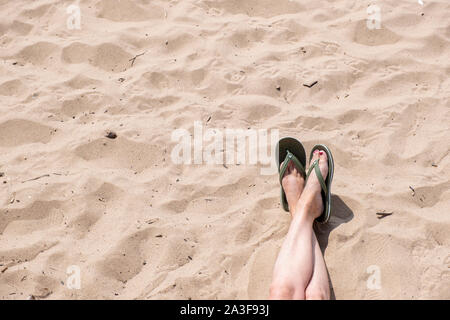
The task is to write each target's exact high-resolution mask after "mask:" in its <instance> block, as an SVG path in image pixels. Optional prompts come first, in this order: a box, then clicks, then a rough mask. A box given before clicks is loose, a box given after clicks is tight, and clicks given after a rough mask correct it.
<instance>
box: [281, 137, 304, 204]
mask: <svg viewBox="0 0 450 320" xmlns="http://www.w3.org/2000/svg"><path fill="white" fill-rule="evenodd" d="M287 150H289V152H290V153H292V154H293V155H294V156H295V157H296V158H297V159H298V161H300V163H301V164H302V165H303V167H305V166H306V152H305V148H304V147H303V145H302V143H301V142H300V141H298V140H297V139H295V138H292V137H285V138H281V139H280V141H278V143H277V147H276V152H275V157H276V163H277V165H278V173H279V172H280V165H281V163H282V162H283V161H284V159H285V158H286V151H287ZM281 203H282V205H283V209H284V210H285V211H289V205H288V203H287V199H286V194H285V192H284V190H283V186H281Z"/></svg>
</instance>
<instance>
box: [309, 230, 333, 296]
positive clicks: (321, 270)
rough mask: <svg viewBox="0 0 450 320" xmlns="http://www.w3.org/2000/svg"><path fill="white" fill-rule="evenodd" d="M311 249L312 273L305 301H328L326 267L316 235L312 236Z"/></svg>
mask: <svg viewBox="0 0 450 320" xmlns="http://www.w3.org/2000/svg"><path fill="white" fill-rule="evenodd" d="M313 247H314V249H313V250H314V271H313V274H312V277H311V280H310V281H309V284H308V286H307V287H306V292H305V296H306V300H330V284H329V283H328V272H327V267H326V265H325V260H324V259H323V255H322V251H321V250H320V246H319V242H318V241H317V237H316V235H314V240H313Z"/></svg>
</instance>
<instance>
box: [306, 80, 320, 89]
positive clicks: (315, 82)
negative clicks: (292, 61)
mask: <svg viewBox="0 0 450 320" xmlns="http://www.w3.org/2000/svg"><path fill="white" fill-rule="evenodd" d="M317 82H318V81H314V82H313V83H311V84H305V83H304V84H303V85H304V86H305V87H307V88H312V87H314V86H315V85H316V84H317Z"/></svg>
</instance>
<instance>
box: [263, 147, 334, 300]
mask: <svg viewBox="0 0 450 320" xmlns="http://www.w3.org/2000/svg"><path fill="white" fill-rule="evenodd" d="M318 158H320V162H319V166H320V171H321V173H322V175H323V177H324V178H326V174H327V171H328V164H327V156H326V154H325V153H324V152H321V153H320V154H319V152H318V151H317V152H316V153H314V156H313V160H312V161H314V160H315V159H318ZM294 170H295V169H294ZM292 176H294V177H295V178H296V179H298V176H300V175H299V174H298V172H296V170H295V172H294V171H293V170H291V171H289V170H288V172H287V173H286V175H285V177H284V178H283V180H282V185H283V188H284V190H285V192H286V197H287V200H288V203H289V208H290V209H291V214H292V215H293V219H292V222H291V225H290V227H289V231H288V234H287V236H286V239H285V240H284V242H283V245H282V247H281V250H280V253H279V255H278V258H277V261H276V263H275V267H274V273H273V280H272V284H271V287H270V298H271V299H306V298H308V296H307V294H309V298H312V297H313V294H314V296H315V295H316V291H315V290H316V288H320V289H321V288H322V287H321V285H322V284H323V277H324V272H323V271H325V279H327V286H328V275H327V273H326V267H325V262H324V261H323V256H322V253H321V252H320V248H319V245H318V242H317V239H316V236H315V234H314V231H313V222H314V219H315V218H317V217H318V216H319V215H320V214H321V213H322V210H323V204H322V197H321V194H320V191H321V188H320V184H319V181H318V180H317V177H316V176H315V174H314V172H313V173H312V174H311V176H310V178H309V180H308V183H307V185H306V186H305V188H304V190H303V192H300V194H301V196H300V198H299V199H298V200H297V201H296V202H295V199H294V198H293V197H288V194H295V192H293V191H292V190H291V189H295V190H300V189H302V186H301V187H299V186H297V187H296V186H295V185H294V184H285V183H284V181H285V180H289V181H293V180H294V178H293V177H292ZM300 178H301V176H300ZM301 179H303V178H301ZM302 182H303V183H304V181H302ZM290 201H292V202H290ZM316 260H317V263H316ZM313 278H314V279H313ZM311 281H312V282H311ZM310 282H311V288H310V290H309V292H307V288H308V285H309V284H310ZM316 284H317V286H316ZM313 290H314V291H313ZM328 290H329V289H328Z"/></svg>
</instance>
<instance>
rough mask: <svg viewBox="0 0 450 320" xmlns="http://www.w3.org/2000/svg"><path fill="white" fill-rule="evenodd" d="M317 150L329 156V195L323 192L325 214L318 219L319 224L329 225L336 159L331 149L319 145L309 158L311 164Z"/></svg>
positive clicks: (313, 149)
mask: <svg viewBox="0 0 450 320" xmlns="http://www.w3.org/2000/svg"><path fill="white" fill-rule="evenodd" d="M316 150H321V151H324V152H325V153H326V154H327V157H328V174H327V178H326V179H325V184H326V186H327V194H324V192H323V190H322V200H323V202H324V204H323V207H324V212H323V213H322V214H321V215H320V217H318V218H317V219H316V221H317V222H319V223H322V224H323V223H327V222H328V220H329V219H330V215H331V183H332V182H333V176H334V159H333V154H332V153H331V151H330V149H329V148H328V147H327V146H326V145H323V144H317V145H315V146H314V147H313V148H312V150H311V154H310V156H309V161H310V162H311V159H312V157H313V153H314V151H316Z"/></svg>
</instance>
